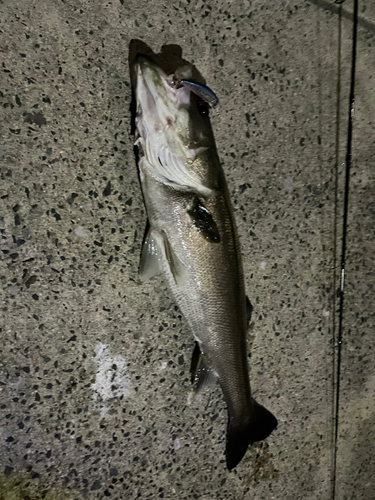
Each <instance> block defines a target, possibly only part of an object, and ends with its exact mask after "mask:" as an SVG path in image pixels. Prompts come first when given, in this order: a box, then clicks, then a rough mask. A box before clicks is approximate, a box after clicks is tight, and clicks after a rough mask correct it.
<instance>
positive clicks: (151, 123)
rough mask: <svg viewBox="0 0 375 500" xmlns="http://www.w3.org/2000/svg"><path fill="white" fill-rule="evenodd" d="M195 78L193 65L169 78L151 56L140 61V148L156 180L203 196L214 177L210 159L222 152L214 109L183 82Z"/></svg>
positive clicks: (137, 72)
mask: <svg viewBox="0 0 375 500" xmlns="http://www.w3.org/2000/svg"><path fill="white" fill-rule="evenodd" d="M191 74H192V66H184V67H182V68H178V69H177V70H176V71H175V73H174V74H173V75H167V74H166V73H165V72H164V70H163V69H162V68H161V67H160V66H159V65H158V64H156V63H155V62H154V61H153V60H152V59H150V58H149V57H147V56H144V55H138V56H137V57H136V59H135V64H134V68H133V88H134V91H135V100H136V117H135V125H136V130H137V132H136V138H137V141H136V144H137V145H138V146H139V149H140V151H141V156H145V157H146V160H147V162H148V164H149V165H150V166H151V167H152V169H153V173H154V174H155V176H157V175H158V174H160V176H159V177H160V179H162V180H165V179H167V180H169V181H170V183H175V184H178V185H184V186H185V187H186V186H187V187H191V188H193V189H194V190H198V191H201V192H202V193H203V192H204V190H205V189H206V190H207V189H209V186H208V184H210V179H211V178H212V177H213V176H212V175H207V164H208V163H207V158H208V155H211V157H212V155H213V156H215V155H216V156H217V153H216V146H215V140H214V137H213V132H212V128H211V123H210V119H209V113H208V109H209V105H208V104H207V103H206V102H205V101H204V100H203V99H202V98H201V97H199V96H197V95H195V94H194V93H193V92H192V91H191V90H190V89H189V88H187V87H186V86H184V85H181V83H180V82H181V79H188V78H190V77H191ZM211 163H212V161H211ZM208 177H209V179H208ZM166 182H167V181H166Z"/></svg>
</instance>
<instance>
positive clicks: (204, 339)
mask: <svg viewBox="0 0 375 500" xmlns="http://www.w3.org/2000/svg"><path fill="white" fill-rule="evenodd" d="M177 74H179V77H178V78H177V77H176V75H177ZM189 78H191V69H189V67H184V68H182V69H180V70H179V73H178V72H176V73H175V75H171V76H168V75H167V74H166V73H165V72H164V71H163V70H162V69H161V68H160V67H159V66H158V65H157V64H156V63H155V62H154V61H153V60H151V59H150V58H148V57H146V56H143V55H138V56H137V58H136V60H135V65H134V68H133V89H134V94H135V101H136V117H135V125H136V143H135V144H136V145H137V146H138V168H139V176H140V180H141V184H142V191H143V196H144V201H145V205H146V209H147V215H148V219H149V229H148V232H147V234H146V236H145V240H144V243H143V248H142V254H141V262H140V277H141V279H142V280H145V279H148V278H151V277H153V276H154V275H156V274H158V273H159V272H162V273H163V274H164V276H165V278H166V280H167V282H168V285H169V288H170V290H171V292H172V294H173V296H174V298H175V300H176V302H177V304H178V306H179V308H180V309H181V311H182V313H183V315H184V316H185V318H186V320H187V322H188V324H189V326H190V328H191V330H192V332H193V335H194V338H195V340H196V342H197V345H198V346H199V350H200V352H199V359H198V361H197V362H195V363H194V367H193V368H194V384H195V389H196V390H197V391H199V390H200V389H201V388H202V386H204V385H205V384H206V383H207V381H209V380H211V379H212V378H215V379H216V378H217V379H218V381H219V384H220V386H221V389H222V391H223V394H224V397H225V401H226V403H227V408H228V428H227V441H226V462H227V467H228V469H229V470H231V469H233V468H234V467H236V465H237V464H238V463H239V462H240V460H241V459H242V457H243V456H244V454H245V452H246V449H247V447H248V445H249V444H251V443H253V442H254V441H259V440H262V439H265V438H266V437H267V436H268V435H269V434H270V433H271V432H272V431H273V430H274V429H275V428H276V426H277V420H276V418H275V417H274V416H273V415H272V414H271V413H270V412H269V411H268V410H266V409H265V408H264V407H263V406H261V405H259V404H258V403H257V402H256V401H255V400H254V399H253V398H252V396H251V391H250V381H249V371H248V364H247V352H246V330H247V314H246V295H245V286H244V277H243V269H242V261H241V251H240V245H239V240H238V236H237V230H236V225H235V221H234V214H233V209H232V205H231V202H230V198H229V192H228V187H227V184H226V180H225V177H224V172H223V170H222V167H221V164H220V161H219V157H218V153H217V150H216V146H215V140H214V136H213V132H212V128H211V124H210V119H209V116H208V108H209V105H208V102H206V101H210V100H212V102H214V101H215V99H214V98H213V97H212V95H213V96H214V94H213V93H212V94H211V95H210V94H209V89H208V87H205V86H203V85H202V90H201V89H200V88H199V84H198V87H197V86H195V87H194V86H193V85H190V84H189ZM211 92H212V91H211ZM205 95H207V96H208V97H207V98H206V99H205V98H204V96H205ZM202 96H203V98H202ZM214 97H216V96H214ZM215 104H216V102H215Z"/></svg>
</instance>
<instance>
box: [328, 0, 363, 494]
mask: <svg viewBox="0 0 375 500" xmlns="http://www.w3.org/2000/svg"><path fill="white" fill-rule="evenodd" d="M340 12H341V6H340ZM339 23H340V28H339V37H340V39H339V43H340V44H341V15H340V17H339ZM357 26H358V0H354V8H353V37H352V62H351V76H350V96H349V116H348V135H347V146H346V160H345V192H344V214H343V226H342V246H341V266H340V268H341V275H340V302H339V326H338V336H337V367H336V394H335V429H334V440H333V445H334V448H333V476H332V491H331V499H332V500H335V499H336V481H337V451H338V450H337V448H338V446H337V445H338V431H339V411H340V386H341V384H340V379H341V363H342V341H343V321H344V289H345V259H346V247H347V243H346V241H347V230H348V213H349V187H350V169H351V163H352V143H353V118H354V100H355V72H356V56H357ZM340 50H341V49H340ZM339 54H340V56H341V53H340V52H339ZM339 76H340V75H339ZM338 90H340V87H338ZM336 145H338V142H337V144H336ZM337 167H338V165H337V164H336V168H337ZM336 189H337V188H336ZM336 194H337V191H336ZM336 203H337V196H336Z"/></svg>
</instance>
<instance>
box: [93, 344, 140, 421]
mask: <svg viewBox="0 0 375 500" xmlns="http://www.w3.org/2000/svg"><path fill="white" fill-rule="evenodd" d="M93 360H94V362H95V363H96V364H97V366H98V368H97V371H96V378H95V383H94V384H91V389H92V390H93V391H94V394H93V400H94V403H95V406H96V408H97V410H98V411H99V412H100V416H101V417H102V418H105V417H106V415H107V413H108V410H109V405H108V402H109V400H111V399H114V398H119V397H121V396H123V397H124V398H127V397H129V396H130V394H131V383H130V380H129V377H128V375H127V364H126V361H125V359H124V358H123V357H122V356H120V355H119V354H117V355H114V356H113V355H111V353H110V351H109V349H108V345H106V344H102V343H101V342H99V343H98V344H97V345H96V347H95V356H94V357H93Z"/></svg>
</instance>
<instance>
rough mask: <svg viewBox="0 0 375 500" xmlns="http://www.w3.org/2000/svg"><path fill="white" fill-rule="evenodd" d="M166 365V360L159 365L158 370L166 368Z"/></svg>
mask: <svg viewBox="0 0 375 500" xmlns="http://www.w3.org/2000/svg"><path fill="white" fill-rule="evenodd" d="M167 365H168V362H167V361H163V363H162V364H161V366H160V371H161V370H165V369H166V368H167Z"/></svg>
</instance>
